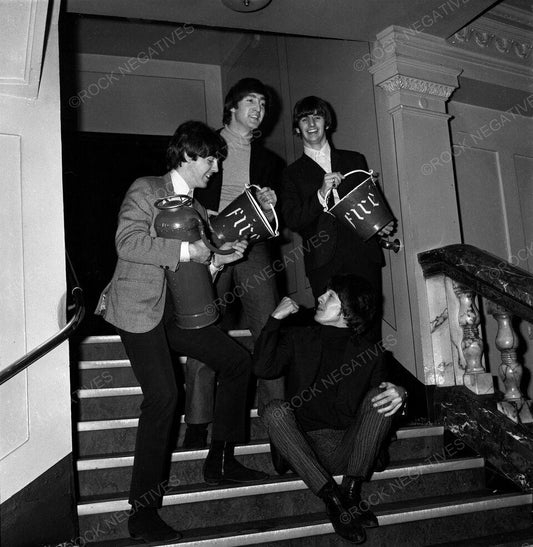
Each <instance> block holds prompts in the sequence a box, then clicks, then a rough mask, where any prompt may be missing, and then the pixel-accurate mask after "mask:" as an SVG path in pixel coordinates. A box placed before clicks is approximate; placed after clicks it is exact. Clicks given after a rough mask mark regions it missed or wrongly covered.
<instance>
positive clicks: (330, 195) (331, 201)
mask: <svg viewBox="0 0 533 547" xmlns="http://www.w3.org/2000/svg"><path fill="white" fill-rule="evenodd" d="M326 205H327V207H328V209H331V208H332V207H333V206H334V205H335V198H334V196H333V188H332V189H331V190H330V191H329V193H328V199H327V201H326Z"/></svg>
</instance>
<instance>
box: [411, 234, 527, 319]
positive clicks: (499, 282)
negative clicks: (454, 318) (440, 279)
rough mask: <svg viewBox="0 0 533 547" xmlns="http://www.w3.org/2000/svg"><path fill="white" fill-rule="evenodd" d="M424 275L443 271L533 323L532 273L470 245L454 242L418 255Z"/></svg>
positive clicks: (427, 275)
mask: <svg viewBox="0 0 533 547" xmlns="http://www.w3.org/2000/svg"><path fill="white" fill-rule="evenodd" d="M418 262H419V263H420V265H421V266H422V270H423V272H424V276H425V277H429V276H432V275H435V274H439V273H443V274H445V275H447V276H448V277H451V278H452V279H454V280H455V281H458V282H459V283H462V284H464V285H467V286H468V287H471V288H472V289H474V290H475V291H476V292H477V293H478V294H480V295H482V296H484V297H485V298H488V299H489V300H492V301H493V302H495V303H497V304H500V305H501V306H503V307H504V308H506V309H507V310H508V311H510V312H511V313H513V314H515V315H518V316H519V317H521V318H522V319H525V320H526V321H529V322H531V323H533V275H532V274H530V273H529V272H527V271H526V270H523V269H522V268H518V267H517V266H513V265H512V264H510V263H509V262H507V261H506V260H502V259H501V258H499V257H497V256H495V255H493V254H491V253H488V252H487V251H483V250H482V249H478V248H477V247H474V246H472V245H466V244H455V245H448V246H446V247H440V248H438V249H432V250H431V251H425V252H422V253H420V254H419V255H418Z"/></svg>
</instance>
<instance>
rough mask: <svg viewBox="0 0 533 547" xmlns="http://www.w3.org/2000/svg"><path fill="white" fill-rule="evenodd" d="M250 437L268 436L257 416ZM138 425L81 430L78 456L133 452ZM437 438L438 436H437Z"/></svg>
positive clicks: (180, 435) (180, 436)
mask: <svg viewBox="0 0 533 547" xmlns="http://www.w3.org/2000/svg"><path fill="white" fill-rule="evenodd" d="M249 430H250V439H251V440H255V441H258V440H261V439H265V438H266V431H265V428H264V427H263V425H262V424H261V421H260V420H259V419H257V418H253V419H251V420H250V429H249ZM136 435H137V427H124V428H118V429H103V430H96V431H81V432H79V433H78V447H77V449H78V456H81V457H84V456H100V455H106V454H107V455H109V454H116V453H126V452H133V451H134V450H135V437H136ZM184 435H185V424H180V427H179V432H178V438H177V441H176V444H175V447H174V448H175V449H177V448H178V447H181V445H182V443H183V436H184ZM435 438H436V437H435Z"/></svg>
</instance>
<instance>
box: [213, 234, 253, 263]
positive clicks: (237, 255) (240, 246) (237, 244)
mask: <svg viewBox="0 0 533 547" xmlns="http://www.w3.org/2000/svg"><path fill="white" fill-rule="evenodd" d="M246 247H248V241H246V240H236V241H231V242H230V241H227V242H226V243H224V244H223V245H222V246H221V247H220V248H221V249H222V250H223V251H225V250H226V249H235V252H234V253H231V254H229V255H219V254H216V253H215V254H214V255H213V266H214V267H215V268H220V267H221V266H223V265H224V264H229V263H230V262H235V261H236V260H240V259H241V258H242V257H243V256H244V251H246Z"/></svg>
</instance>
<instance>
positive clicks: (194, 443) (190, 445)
mask: <svg viewBox="0 0 533 547" xmlns="http://www.w3.org/2000/svg"><path fill="white" fill-rule="evenodd" d="M181 447H182V448H187V449H189V450H201V449H202V448H206V447H207V424H188V425H187V429H186V430H185V436H184V437H183V444H182V445H181Z"/></svg>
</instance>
